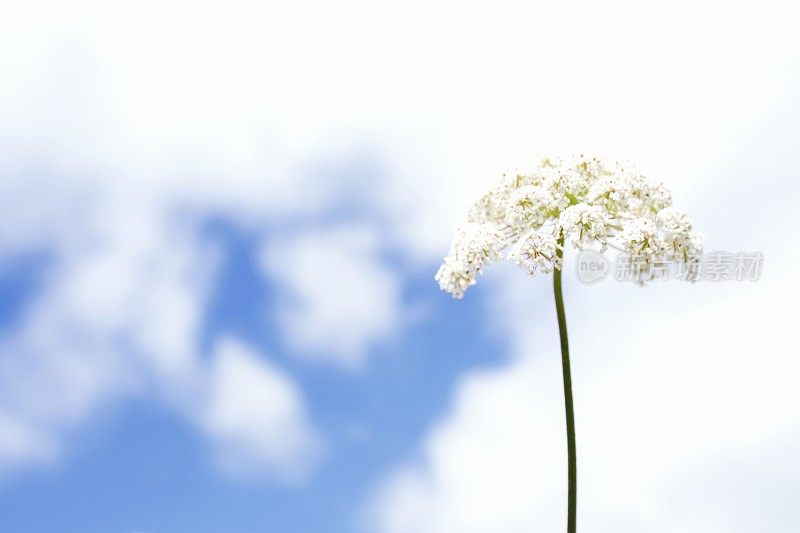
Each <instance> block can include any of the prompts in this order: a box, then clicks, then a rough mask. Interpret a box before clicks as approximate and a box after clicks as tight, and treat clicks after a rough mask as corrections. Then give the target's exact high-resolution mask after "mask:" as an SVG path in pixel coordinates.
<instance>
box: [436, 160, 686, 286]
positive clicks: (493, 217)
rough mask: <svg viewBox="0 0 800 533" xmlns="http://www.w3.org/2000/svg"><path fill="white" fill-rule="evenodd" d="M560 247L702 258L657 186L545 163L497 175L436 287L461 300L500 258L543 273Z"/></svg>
mask: <svg viewBox="0 0 800 533" xmlns="http://www.w3.org/2000/svg"><path fill="white" fill-rule="evenodd" d="M564 242H569V243H570V244H572V245H573V246H575V247H576V248H579V249H582V248H584V247H586V246H589V245H599V246H601V247H602V249H605V248H606V246H609V245H613V246H615V247H618V248H620V249H622V250H624V251H626V252H627V253H629V254H631V255H636V256H637V257H639V258H644V261H645V262H656V261H672V262H683V263H690V262H692V261H695V260H696V258H697V257H698V256H699V255H700V254H701V253H702V239H701V237H700V235H699V234H698V233H696V232H695V231H694V230H693V229H692V222H691V221H690V220H689V218H688V217H687V216H686V214H685V213H683V212H681V211H678V210H677V209H674V208H673V207H672V198H671V195H670V192H669V190H667V189H666V188H665V187H664V185H663V184H661V183H657V182H653V181H650V180H648V179H647V178H645V177H644V176H642V175H641V174H639V172H637V170H636V169H635V168H634V167H632V166H629V165H625V164H621V163H618V162H614V161H604V160H601V159H598V158H595V157H591V158H590V157H584V156H577V157H569V158H554V157H551V158H544V159H542V160H541V161H540V162H539V164H538V165H537V166H536V167H535V168H533V169H532V170H527V171H517V172H506V173H504V174H503V176H502V178H501V179H500V181H499V183H497V185H496V186H495V187H494V188H493V189H492V190H490V191H489V192H488V193H486V194H485V195H483V197H481V198H480V199H479V200H478V201H476V202H475V204H474V205H473V206H472V207H471V208H470V210H469V212H468V214H467V218H466V221H465V222H464V223H463V224H462V225H460V226H459V227H458V228H457V229H456V232H455V237H454V238H453V242H452V245H451V247H450V252H449V253H448V255H447V257H445V259H444V263H443V264H442V266H441V267H439V271H438V272H437V273H436V281H437V282H438V283H439V286H440V287H441V288H442V290H444V291H447V292H449V293H451V294H452V295H453V296H454V297H455V298H461V297H462V296H464V292H465V291H466V290H467V289H468V288H469V287H470V286H471V285H474V284H475V282H476V278H477V275H478V274H480V273H481V271H482V269H483V267H484V265H486V264H488V263H491V262H494V261H498V260H501V259H503V258H504V257H505V258H507V259H510V260H512V261H514V262H515V263H517V264H518V265H519V266H521V267H522V268H523V269H525V270H526V271H527V272H528V273H529V274H531V275H533V274H535V273H536V272H537V271H541V272H544V273H550V272H552V271H553V270H554V269H561V267H562V259H561V256H562V252H563V244H564Z"/></svg>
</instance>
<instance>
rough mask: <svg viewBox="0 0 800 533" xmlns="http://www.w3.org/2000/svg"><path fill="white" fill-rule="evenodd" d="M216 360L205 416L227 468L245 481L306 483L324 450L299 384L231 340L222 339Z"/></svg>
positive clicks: (212, 371) (209, 430) (210, 378)
mask: <svg viewBox="0 0 800 533" xmlns="http://www.w3.org/2000/svg"><path fill="white" fill-rule="evenodd" d="M213 357H214V359H213V362H212V366H211V369H210V372H209V376H208V380H209V385H208V386H209V390H208V394H207V396H206V398H205V400H204V401H205V402H206V405H205V407H204V409H203V412H202V414H201V415H200V416H201V423H202V425H203V427H204V428H205V430H206V431H207V432H208V433H209V434H210V435H211V437H212V438H213V439H214V440H215V441H216V443H217V446H218V448H219V450H218V452H219V460H220V462H221V464H222V465H223V467H224V468H226V469H227V470H229V471H231V472H233V473H234V474H236V475H238V476H244V477H252V476H254V475H258V474H261V475H263V474H267V475H270V476H274V477H277V478H279V479H282V480H284V481H290V482H300V481H303V480H304V479H306V478H307V477H308V475H309V474H310V473H311V472H312V470H313V469H314V467H315V466H316V465H317V463H318V462H319V460H320V458H321V456H322V453H323V451H324V448H323V445H322V440H321V439H320V437H319V436H318V435H317V434H316V431H315V430H314V428H313V427H312V424H311V423H310V421H309V420H308V415H307V413H306V408H305V405H304V402H303V398H302V395H301V393H300V391H299V390H298V388H297V386H296V385H295V384H294V382H293V381H292V380H291V379H290V378H289V377H288V376H286V375H285V374H284V373H283V372H281V370H280V369H279V368H277V367H276V366H274V365H272V364H270V363H269V362H268V361H267V360H266V359H264V358H262V357H259V356H258V354H256V353H255V352H253V351H252V350H251V349H250V348H248V347H246V346H244V345H242V344H240V343H238V342H236V341H233V340H231V339H223V340H221V341H219V343H218V344H217V347H216V349H215V351H214V355H213Z"/></svg>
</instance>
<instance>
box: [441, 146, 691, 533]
mask: <svg viewBox="0 0 800 533" xmlns="http://www.w3.org/2000/svg"><path fill="white" fill-rule="evenodd" d="M565 242H568V243H569V244H571V245H572V246H574V247H576V248H578V249H583V248H585V247H587V246H592V245H598V246H600V247H601V251H602V250H605V248H606V246H614V247H616V248H618V249H621V250H623V251H625V252H627V253H628V254H629V255H630V256H631V259H633V257H634V256H635V257H636V264H637V265H639V266H644V267H648V266H653V265H656V264H662V263H664V262H675V263H678V266H679V267H681V266H682V267H683V268H682V269H681V270H683V271H684V272H685V273H686V275H685V276H684V279H688V280H694V279H696V278H697V275H698V273H699V269H698V268H696V267H697V266H698V261H699V255H700V254H701V253H702V238H701V237H700V234H698V233H697V232H695V231H694V228H693V225H692V222H691V220H689V217H688V216H687V215H686V213H684V212H682V211H679V210H677V209H675V208H673V207H672V195H671V194H670V192H669V190H668V189H667V188H666V187H665V186H664V184H663V183H660V182H656V181H652V180H649V179H647V178H645V177H644V176H643V175H641V173H639V172H638V171H637V170H636V169H635V168H634V167H632V166H630V165H626V164H622V163H618V162H615V161H605V160H602V159H598V158H596V157H592V158H587V157H583V156H579V157H570V158H555V157H550V158H544V159H542V160H540V161H539V164H538V165H536V166H535V167H533V168H532V169H529V170H524V171H519V170H516V171H509V172H506V173H504V174H503V175H502V176H501V177H500V179H499V180H498V183H497V184H495V186H494V187H493V188H492V189H490V190H489V191H488V192H487V193H486V194H484V195H483V196H482V197H481V198H479V199H478V200H477V201H476V202H475V203H474V204H473V205H472V207H471V208H470V209H469V211H468V213H467V216H466V220H465V221H464V222H463V223H462V224H461V225H460V226H458V227H457V228H456V232H455V236H454V237H453V241H452V243H451V246H450V251H449V253H448V254H447V257H445V259H444V262H443V263H442V266H441V267H439V270H438V271H437V272H436V281H437V282H438V283H439V287H440V288H441V289H442V290H444V291H447V292H449V293H450V294H452V295H453V296H454V297H455V298H462V297H463V296H464V293H465V292H466V290H467V289H468V288H469V287H471V286H472V285H474V284H475V283H476V282H477V277H478V275H479V274H481V273H482V272H483V267H484V266H485V265H487V264H489V263H492V262H495V261H500V260H502V259H503V258H505V259H509V260H511V261H513V262H514V263H516V264H517V265H519V266H520V267H521V268H523V269H524V270H525V271H526V272H527V273H528V274H530V275H534V274H536V273H537V272H542V273H545V274H549V273H552V274H553V293H554V296H555V303H556V317H557V319H558V331H559V340H560V343H561V362H562V370H563V380H564V406H565V412H566V421H567V424H566V427H567V462H568V468H567V471H568V475H567V478H568V485H567V503H568V505H567V531H568V533H575V531H576V527H577V526H576V524H577V511H576V509H577V461H576V456H577V451H576V439H575V413H574V409H573V402H572V377H571V370H570V361H569V342H568V340H567V321H566V313H565V312H564V300H563V296H562V290H561V270H562V269H563V256H564V243H565ZM647 279H648V278H647V277H639V278H638V280H639V281H640V282H644V281H646V280H647Z"/></svg>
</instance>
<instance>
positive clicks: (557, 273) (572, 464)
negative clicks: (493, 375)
mask: <svg viewBox="0 0 800 533" xmlns="http://www.w3.org/2000/svg"><path fill="white" fill-rule="evenodd" d="M558 246H559V248H558V251H557V255H558V258H559V260H562V259H563V253H564V252H563V246H564V238H563V237H560V238H559V239H558ZM553 293H554V294H555V297H556V315H558V334H559V337H560V338H561V369H562V371H563V374H564V407H565V408H566V412H567V456H568V458H567V462H568V474H567V478H568V481H569V486H568V488H567V502H568V509H567V533H575V527H576V523H577V522H576V519H577V506H578V479H577V474H578V462H577V459H576V448H575V411H574V408H573V405H572V375H571V372H570V368H569V341H568V340H567V317H566V315H565V314H564V297H563V296H562V295H561V270H560V269H555V270H554V271H553Z"/></svg>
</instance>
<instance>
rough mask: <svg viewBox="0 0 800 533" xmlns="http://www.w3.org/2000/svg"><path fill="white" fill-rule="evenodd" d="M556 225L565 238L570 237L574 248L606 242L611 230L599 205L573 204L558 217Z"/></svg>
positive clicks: (607, 218)
mask: <svg viewBox="0 0 800 533" xmlns="http://www.w3.org/2000/svg"><path fill="white" fill-rule="evenodd" d="M558 227H559V229H560V230H561V235H563V236H564V237H565V238H567V237H572V241H571V242H572V245H573V246H575V247H576V248H579V249H582V248H583V247H585V246H587V245H590V244H593V243H595V242H599V243H601V244H606V242H607V239H608V237H609V235H610V232H611V227H610V221H609V217H608V214H607V213H606V211H604V210H603V209H602V208H601V207H600V206H596V205H589V204H575V205H571V206H569V207H567V208H566V209H565V210H564V211H563V212H562V213H561V215H560V216H559V217H558Z"/></svg>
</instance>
